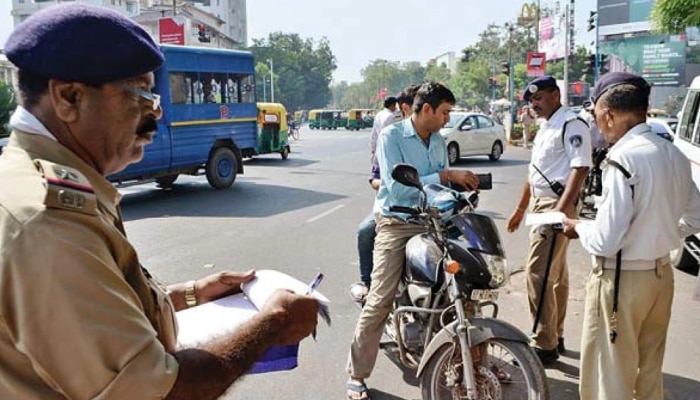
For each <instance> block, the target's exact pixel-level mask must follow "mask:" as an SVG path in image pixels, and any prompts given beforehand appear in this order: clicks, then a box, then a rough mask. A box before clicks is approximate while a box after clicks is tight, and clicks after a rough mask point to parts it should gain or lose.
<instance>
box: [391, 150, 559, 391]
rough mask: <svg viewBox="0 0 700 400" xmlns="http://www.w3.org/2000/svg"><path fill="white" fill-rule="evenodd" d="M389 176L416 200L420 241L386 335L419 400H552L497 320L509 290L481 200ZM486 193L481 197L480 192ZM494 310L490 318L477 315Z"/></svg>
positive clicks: (530, 357) (404, 173)
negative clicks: (411, 372) (413, 379)
mask: <svg viewBox="0 0 700 400" xmlns="http://www.w3.org/2000/svg"><path fill="white" fill-rule="evenodd" d="M392 177H393V178H394V179H395V180H396V181H397V182H399V183H401V184H403V185H406V186H411V187H414V188H416V189H418V190H420V192H421V201H420V206H419V207H392V211H393V212H400V213H405V214H409V215H410V217H409V221H410V222H411V223H416V224H422V225H425V227H426V229H427V231H426V233H423V234H420V235H416V236H414V237H413V238H411V239H410V240H409V241H408V243H407V245H406V269H405V273H404V277H403V279H402V282H401V284H400V287H399V290H398V292H397V294H396V299H395V303H394V310H393V312H392V314H390V316H389V318H388V319H387V322H386V326H385V333H386V334H387V336H388V337H389V338H390V339H391V340H392V342H393V343H395V345H396V347H397V348H398V353H399V358H400V361H401V363H402V364H403V365H404V366H406V367H408V368H415V369H417V376H418V378H419V379H420V386H421V392H422V398H423V400H447V399H450V400H454V399H468V400H487V399H488V400H495V399H499V400H500V399H523V400H525V399H527V400H546V399H549V389H548V386H547V377H546V375H545V371H544V368H543V367H542V364H541V363H540V361H539V359H538V358H537V356H536V354H535V353H534V351H533V350H532V349H531V348H530V346H529V345H528V342H529V339H528V337H527V335H525V334H524V333H523V332H521V331H520V330H519V329H518V328H516V327H515V326H513V325H511V324H509V323H507V322H505V321H502V320H499V319H496V316H497V313H498V306H497V304H496V300H497V298H498V291H497V289H498V288H500V287H503V286H504V285H506V284H507V283H508V281H509V275H510V270H509V268H508V266H507V263H506V260H505V254H504V251H503V247H502V245H501V240H500V236H499V234H498V230H497V228H496V225H495V223H494V222H493V220H492V219H491V218H490V217H488V216H486V215H484V214H480V213H477V212H474V208H475V205H476V202H477V201H478V195H477V194H476V193H474V194H472V195H471V196H470V197H469V198H467V197H466V196H465V195H464V194H463V193H461V192H457V191H454V190H452V189H450V188H447V187H445V186H442V185H436V184H430V185H426V186H425V187H423V185H422V184H421V182H420V179H419V176H418V173H417V171H416V169H415V168H414V167H412V166H410V165H406V164H399V165H396V166H395V167H394V169H393V171H392ZM482 189H483V188H482ZM488 309H490V310H491V315H490V316H486V315H484V313H483V311H485V310H488Z"/></svg>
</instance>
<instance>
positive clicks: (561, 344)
mask: <svg viewBox="0 0 700 400" xmlns="http://www.w3.org/2000/svg"><path fill="white" fill-rule="evenodd" d="M557 351H558V352H559V354H564V353H566V347H564V338H563V337H560V338H559V343H557Z"/></svg>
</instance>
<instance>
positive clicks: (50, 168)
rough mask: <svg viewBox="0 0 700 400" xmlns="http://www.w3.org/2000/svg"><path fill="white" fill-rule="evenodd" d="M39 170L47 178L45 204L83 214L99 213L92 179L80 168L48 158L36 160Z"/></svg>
mask: <svg viewBox="0 0 700 400" xmlns="http://www.w3.org/2000/svg"><path fill="white" fill-rule="evenodd" d="M34 164H35V165H36V167H37V170H39V172H41V174H42V175H43V177H44V179H45V180H46V185H47V189H48V190H47V191H46V198H45V199H44V204H45V205H46V206H47V207H49V208H62V209H65V210H71V211H76V212H80V213H83V214H89V215H97V196H96V195H95V190H94V189H93V188H92V186H91V185H90V181H88V179H87V178H86V177H85V176H84V175H83V174H82V173H80V172H79V171H78V170H76V169H74V168H70V167H66V166H64V165H59V164H55V163H52V162H49V161H46V160H35V161H34Z"/></svg>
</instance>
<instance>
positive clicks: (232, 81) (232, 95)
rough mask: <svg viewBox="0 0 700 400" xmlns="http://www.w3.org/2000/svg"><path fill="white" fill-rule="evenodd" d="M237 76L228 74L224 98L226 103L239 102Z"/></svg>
mask: <svg viewBox="0 0 700 400" xmlns="http://www.w3.org/2000/svg"><path fill="white" fill-rule="evenodd" d="M238 84H239V82H238V77H237V76H236V75H230V74H229V76H228V80H227V81H226V98H227V102H228V103H240V102H241V99H239V98H238V93H239V89H238Z"/></svg>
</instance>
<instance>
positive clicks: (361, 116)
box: [345, 108, 374, 131]
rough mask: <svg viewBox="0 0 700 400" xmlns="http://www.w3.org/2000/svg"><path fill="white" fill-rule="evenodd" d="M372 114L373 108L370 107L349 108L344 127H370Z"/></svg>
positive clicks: (354, 128)
mask: <svg viewBox="0 0 700 400" xmlns="http://www.w3.org/2000/svg"><path fill="white" fill-rule="evenodd" d="M373 114H374V110H372V109H370V108H351V109H350V110H349V111H348V120H347V123H346V124H345V129H347V130H350V131H351V130H356V131H359V130H360V129H362V128H371V127H372V124H373V123H374V118H373V117H372V115H373Z"/></svg>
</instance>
